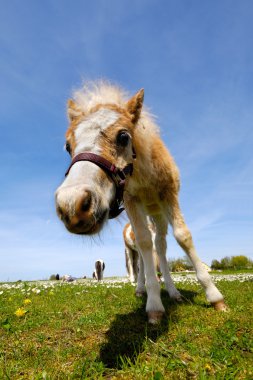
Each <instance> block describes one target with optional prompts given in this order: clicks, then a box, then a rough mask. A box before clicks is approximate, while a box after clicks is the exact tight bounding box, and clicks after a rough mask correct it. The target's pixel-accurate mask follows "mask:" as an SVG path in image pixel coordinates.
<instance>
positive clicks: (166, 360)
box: [0, 273, 253, 380]
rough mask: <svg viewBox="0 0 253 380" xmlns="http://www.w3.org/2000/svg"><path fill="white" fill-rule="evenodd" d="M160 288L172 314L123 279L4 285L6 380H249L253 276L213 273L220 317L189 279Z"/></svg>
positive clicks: (1, 345) (2, 373) (0, 297)
mask: <svg viewBox="0 0 253 380" xmlns="http://www.w3.org/2000/svg"><path fill="white" fill-rule="evenodd" d="M174 279H175V281H176V283H177V287H178V289H180V291H181V293H182V294H183V296H184V302H183V303H182V304H175V303H173V302H171V301H170V299H169V298H168V296H167V294H166V292H165V291H164V290H162V300H163V303H164V305H165V307H166V313H167V314H166V318H165V319H164V320H163V322H162V323H161V324H160V325H159V326H156V327H154V326H149V325H148V324H147V318H146V313H145V299H139V298H136V297H135V295H134V287H133V286H132V285H131V284H129V283H127V282H122V281H120V280H107V281H104V282H103V283H100V284H98V283H96V282H93V281H90V280H86V281H85V280H83V281H82V282H81V283H79V282H76V283H71V284H62V283H59V282H56V281H55V282H38V283H37V282H30V283H24V282H20V283H9V284H0V302H1V309H0V334H1V336H0V379H11V380H13V379H59V380H63V379H108V380H109V379H111V380H113V379H141V380H142V379H153V380H161V379H253V346H252V337H253V334H252V326H253V317H252V315H253V305H252V294H253V274H248V275H247V274H246V273H244V274H241V275H239V276H238V275H235V274H234V275H233V274H229V275H225V276H221V275H215V282H216V283H217V285H218V288H219V289H220V290H221V291H222V292H223V294H224V295H225V298H226V302H227V303H228V305H229V307H230V311H229V312H228V313H218V312H215V311H214V310H213V309H212V308H211V307H209V305H208V303H207V302H206V300H205V297H204V294H203V291H202V290H201V288H200V286H199V285H198V284H197V283H196V281H195V280H194V277H192V275H175V276H174Z"/></svg>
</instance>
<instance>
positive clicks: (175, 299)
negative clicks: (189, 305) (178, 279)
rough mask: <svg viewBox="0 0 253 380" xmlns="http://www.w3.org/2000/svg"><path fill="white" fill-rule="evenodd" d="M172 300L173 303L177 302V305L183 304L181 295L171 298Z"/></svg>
mask: <svg viewBox="0 0 253 380" xmlns="http://www.w3.org/2000/svg"><path fill="white" fill-rule="evenodd" d="M172 299H173V300H174V301H176V302H178V303H182V302H183V298H182V297H181V294H180V296H177V297H173V298H172Z"/></svg>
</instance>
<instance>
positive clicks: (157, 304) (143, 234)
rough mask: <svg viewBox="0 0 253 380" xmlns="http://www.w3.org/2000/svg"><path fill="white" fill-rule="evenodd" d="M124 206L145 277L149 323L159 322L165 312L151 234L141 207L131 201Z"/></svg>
mask: <svg viewBox="0 0 253 380" xmlns="http://www.w3.org/2000/svg"><path fill="white" fill-rule="evenodd" d="M125 206H126V210H127V213H128V217H129V219H130V222H131V225H132V227H133V230H134V234H135V239H136V245H137V247H138V251H139V253H140V254H141V256H142V259H143V262H144V270H145V275H146V290H147V297H148V298H147V304H146V311H147V313H148V321H149V323H152V324H155V323H157V322H159V321H160V320H161V318H162V316H163V314H164V312H165V310H164V307H163V304H162V301H161V295H160V284H159V282H158V280H157V277H156V272H155V266H154V261H153V249H152V248H153V243H152V239H151V233H150V231H149V228H148V225H147V218H146V215H145V214H144V212H143V211H142V209H141V207H138V206H136V205H135V203H134V202H133V201H132V202H131V201H130V202H127V201H126V200H125Z"/></svg>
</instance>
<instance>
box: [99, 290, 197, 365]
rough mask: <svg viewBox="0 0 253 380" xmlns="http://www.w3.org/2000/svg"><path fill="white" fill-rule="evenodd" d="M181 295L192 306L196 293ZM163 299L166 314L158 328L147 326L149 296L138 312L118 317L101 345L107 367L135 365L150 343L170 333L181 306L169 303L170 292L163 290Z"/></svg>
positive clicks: (101, 353) (183, 292) (184, 301)
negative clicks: (171, 325) (127, 363)
mask: <svg viewBox="0 0 253 380" xmlns="http://www.w3.org/2000/svg"><path fill="white" fill-rule="evenodd" d="M180 292H181V294H182V296H183V303H184V304H186V305H189V304H191V303H192V302H193V298H194V297H195V295H196V294H197V293H196V292H192V291H184V290H181V291H180ZM161 296H162V302H163V305H164V307H165V310H166V315H165V317H164V318H163V320H162V321H161V323H160V324H159V325H155V326H153V325H150V324H148V323H147V314H146V311H145V305H146V297H144V298H143V302H142V305H141V306H140V307H139V308H138V309H136V310H134V311H133V312H131V313H128V314H117V315H116V317H115V319H114V320H113V322H112V323H111V326H110V328H109V330H108V331H107V333H106V338H107V339H106V340H107V341H106V343H104V344H103V345H102V346H101V348H100V356H99V357H98V360H99V361H102V362H103V364H104V365H105V367H107V368H115V369H120V368H121V367H122V363H123V362H122V359H123V361H124V362H126V361H127V362H130V363H135V360H136V358H137V356H138V355H139V354H140V353H141V352H142V351H143V350H144V348H145V347H144V346H145V342H146V341H147V340H149V339H151V340H152V341H153V342H156V341H157V340H158V338H159V337H160V336H162V335H163V334H165V333H167V332H168V330H169V328H170V324H171V323H176V321H177V313H176V310H177V307H178V305H177V304H176V303H175V302H173V301H171V300H170V298H169V297H168V294H167V292H165V291H163V290H162V293H161Z"/></svg>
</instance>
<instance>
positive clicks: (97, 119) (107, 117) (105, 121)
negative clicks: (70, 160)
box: [75, 108, 119, 155]
mask: <svg viewBox="0 0 253 380" xmlns="http://www.w3.org/2000/svg"><path fill="white" fill-rule="evenodd" d="M118 118H119V114H118V113H117V112H116V111H113V110H109V109H107V108H101V109H100V110H98V111H97V112H94V113H92V114H91V115H89V116H88V117H87V118H86V119H85V120H84V121H83V122H81V123H80V124H79V125H78V127H77V128H76V130H75V139H76V149H75V155H77V154H79V153H83V152H93V153H99V152H100V149H99V147H98V146H97V144H96V142H97V138H98V136H99V133H100V132H101V131H103V130H105V129H106V128H108V127H109V126H110V125H112V124H114V123H115V122H116V121H117V120H118Z"/></svg>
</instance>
